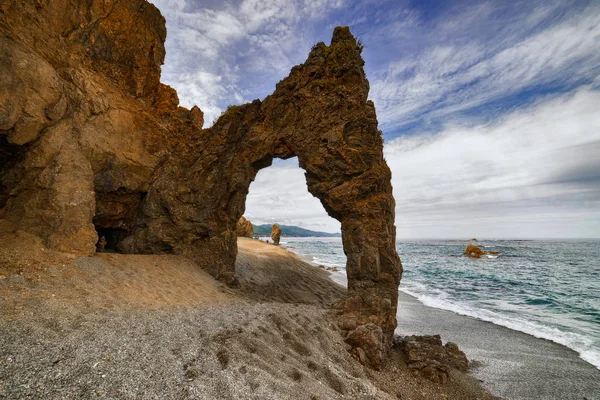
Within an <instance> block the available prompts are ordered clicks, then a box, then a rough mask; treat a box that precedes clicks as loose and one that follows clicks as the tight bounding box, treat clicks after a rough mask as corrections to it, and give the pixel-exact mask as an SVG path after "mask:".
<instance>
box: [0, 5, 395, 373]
mask: <svg viewBox="0 0 600 400" xmlns="http://www.w3.org/2000/svg"><path fill="white" fill-rule="evenodd" d="M5 3H6V4H4V3H3V4H2V6H1V7H0V14H1V15H2V18H0V36H1V37H0V76H2V77H4V79H0V89H3V90H0V235H1V234H5V233H10V232H14V231H16V230H23V231H26V232H29V233H32V234H35V235H38V236H39V237H41V238H42V239H43V240H44V243H45V244H46V245H47V246H49V247H53V248H57V249H59V250H64V251H77V252H80V253H87V254H91V253H93V252H94V249H95V243H96V241H97V240H98V236H97V231H98V230H99V229H107V230H114V229H119V230H121V231H122V232H121V231H120V232H119V235H118V236H119V237H118V239H115V241H116V240H118V243H115V244H114V246H115V247H118V248H119V249H120V250H121V251H125V252H132V253H165V252H173V253H179V254H186V255H188V256H190V257H191V258H193V259H194V260H196V261H197V262H198V264H200V265H201V266H203V267H204V268H206V269H207V270H208V271H210V272H211V273H212V274H213V275H214V276H215V277H216V278H218V279H221V280H223V281H225V282H228V283H229V284H232V285H235V283H236V279H235V270H234V268H235V258H236V252H237V249H236V234H235V225H236V222H237V220H238V219H239V217H240V216H242V214H243V212H244V207H245V199H246V195H247V194H248V188H249V185H250V182H252V180H253V179H254V178H255V176H256V173H257V172H258V170H260V169H261V168H264V167H266V166H268V165H270V164H271V162H272V160H273V158H275V157H279V158H284V159H285V158H289V157H292V156H297V157H298V160H299V164H300V166H301V167H302V168H303V169H304V170H305V171H306V180H307V184H308V189H309V191H310V193H312V194H313V195H314V196H316V197H317V198H318V199H319V200H320V201H321V203H322V204H323V206H324V208H325V210H326V211H327V212H328V213H329V215H331V216H332V217H334V218H336V219H338V220H339V221H341V224H342V235H343V244H344V250H345V252H346V255H347V257H348V264H347V271H348V278H349V291H348V298H347V299H346V300H345V301H344V302H343V304H340V311H341V312H342V317H341V319H340V321H341V322H340V325H341V327H342V328H343V329H344V330H346V331H348V338H347V341H348V343H350V344H351V345H352V346H353V348H354V351H355V353H356V355H357V356H358V357H359V358H360V359H361V360H362V361H363V362H366V363H368V364H370V365H372V366H375V367H377V366H378V365H380V363H381V362H382V360H383V358H384V355H385V351H386V349H387V348H388V347H389V344H390V343H391V337H392V335H393V332H394V328H395V326H396V307H397V296H398V292H397V289H398V283H399V280H400V276H401V270H402V267H401V264H400V260H399V258H398V255H397V253H396V250H395V227H394V199H393V196H392V188H391V183H390V170H389V168H388V167H387V165H386V163H385V160H384V158H383V148H382V143H383V141H382V138H381V133H380V132H379V131H378V128H377V118H376V113H375V108H374V105H373V103H372V102H370V101H368V100H367V96H368V91H369V84H368V81H367V79H366V77H365V74H364V71H363V64H364V61H363V60H362V58H361V56H360V53H361V46H360V45H359V44H357V42H356V40H355V39H354V37H353V36H352V35H351V33H350V30H349V29H348V28H347V27H339V28H336V29H335V32H334V35H333V38H332V41H331V44H330V45H329V46H326V45H325V44H323V43H318V44H317V45H315V46H314V47H313V49H312V50H311V52H310V54H309V57H308V59H307V61H306V62H305V63H304V64H302V65H300V66H296V67H294V68H293V69H292V71H291V73H290V75H289V76H288V77H287V78H285V79H284V80H282V81H281V82H279V83H278V84H277V86H276V90H275V92H274V93H273V94H272V95H270V96H268V97H267V98H265V99H264V100H263V101H258V100H255V101H253V102H252V103H249V104H245V105H241V106H232V107H230V108H229V109H228V110H227V111H226V112H225V113H224V114H223V115H222V116H221V117H220V118H219V119H218V121H217V122H216V123H215V125H214V126H212V127H211V128H209V129H202V124H203V117H202V112H201V111H200V110H199V109H198V108H197V107H194V108H193V109H192V110H187V109H185V108H182V107H178V99H177V94H176V93H175V91H174V90H173V89H171V88H169V87H168V86H166V85H163V84H161V83H160V81H159V78H160V65H161V64H162V62H163V58H164V46H163V43H164V40H165V35H166V30H165V23H164V19H163V17H162V16H161V15H160V12H159V11H158V10H157V9H156V8H155V7H154V6H152V5H151V4H150V3H148V2H147V1H145V0H132V1H123V0H108V1H106V2H102V3H97V2H88V1H82V0H57V1H52V2H37V3H22V2H16V1H13V0H9V1H7V2H5ZM31 21H36V23H35V24H32V23H31ZM131 27H135V29H134V31H135V34H132V33H131V32H132V28H131ZM23 65H27V66H28V67H27V68H23ZM31 93H35V95H32V94H31ZM110 232H112V231H110Z"/></svg>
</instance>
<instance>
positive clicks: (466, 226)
mask: <svg viewBox="0 0 600 400" xmlns="http://www.w3.org/2000/svg"><path fill="white" fill-rule="evenodd" d="M156 5H157V6H158V7H159V9H161V11H162V12H163V14H164V15H165V17H166V19H167V30H168V36H167V43H166V47H167V59H166V63H165V65H164V68H163V81H164V82H166V83H168V84H170V85H172V86H174V87H175V88H176V89H177V91H178V93H179V97H180V99H181V102H182V105H184V106H186V107H191V106H192V105H195V104H196V105H198V106H199V107H200V108H201V109H203V110H204V112H205V116H206V120H207V121H209V123H210V121H212V120H213V119H215V118H216V117H218V115H219V114H220V113H221V110H223V109H225V108H226V107H227V105H229V104H239V103H243V102H247V101H250V100H252V99H255V98H263V97H264V96H266V95H268V94H270V93H271V92H272V91H273V89H274V87H275V83H276V82H277V81H279V80H280V79H282V78H283V77H285V76H286V75H287V74H288V72H289V70H290V68H291V67H292V66H293V65H296V64H299V63H301V62H303V61H304V59H305V57H306V55H307V54H308V51H309V49H310V47H311V46H312V45H313V44H314V43H316V42H317V41H320V40H328V39H329V37H330V35H331V31H332V29H333V27H334V26H336V25H350V26H351V28H352V30H353V32H354V33H355V34H357V35H358V36H359V37H360V39H361V40H362V42H363V43H364V44H365V50H364V52H363V56H364V58H365V61H366V66H365V68H366V70H367V75H368V77H369V79H370V82H371V92H370V96H371V98H372V99H373V100H374V101H375V105H376V107H377V114H378V119H379V121H380V128H382V129H383V131H384V136H385V137H386V144H385V149H384V150H385V154H386V157H387V161H388V163H389V164H390V168H391V170H392V176H393V184H394V190H395V192H394V193H395V196H396V202H397V205H398V208H397V226H398V234H399V235H400V236H401V237H471V236H481V237H485V236H496V237H501V236H503V237H515V236H522V237H534V236H545V237H568V236H578V237H581V236H594V237H597V236H598V234H599V233H600V200H599V199H600V188H599V182H600V178H599V173H598V171H600V163H599V161H598V158H599V157H597V154H600V138H599V137H598V136H599V132H600V123H599V121H598V118H599V117H598V116H597V114H598V113H597V111H596V109H597V104H600V96H599V94H598V93H599V92H598V89H599V88H600V52H598V51H597V48H598V43H600V4H598V2H590V1H584V0H581V1H578V0H574V1H570V2H564V1H559V0H556V1H555V0H527V1H524V0H515V1H511V2H490V1H480V2H473V1H468V0H465V1H461V0H458V1H455V2H441V3H439V4H437V5H436V6H435V7H431V4H430V3H428V2H412V1H409V0H380V1H375V0H369V1H357V0H319V1H309V0H295V1H286V0H242V1H237V2H235V1H234V2H220V1H217V0H206V1H202V2H200V1H190V0H188V1H185V0H157V1H156ZM246 216H248V217H249V218H250V219H251V220H253V222H255V223H256V222H258V223H262V222H264V223H269V222H279V223H289V224H296V225H301V226H304V227H307V228H311V229H317V230H326V231H337V230H339V223H337V221H335V220H333V219H331V218H329V217H328V216H327V215H326V213H325V211H324V210H323V207H322V206H321V204H320V203H319V202H318V200H316V199H314V198H313V197H312V196H311V195H310V194H309V193H308V191H307V190H306V183H305V180H304V176H303V172H302V170H300V169H299V168H297V166H296V165H294V164H293V163H292V164H290V163H289V162H279V163H277V162H276V163H275V164H274V165H273V166H272V167H270V168H267V169H265V170H264V171H261V172H260V173H259V175H258V176H257V179H256V181H255V182H254V183H253V184H252V186H251V188H250V194H249V196H248V200H247V213H246Z"/></svg>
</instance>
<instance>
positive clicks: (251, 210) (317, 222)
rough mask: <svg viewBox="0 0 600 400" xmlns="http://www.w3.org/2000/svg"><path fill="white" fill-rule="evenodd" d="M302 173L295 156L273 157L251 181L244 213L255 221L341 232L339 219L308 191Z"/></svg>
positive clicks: (312, 229)
mask: <svg viewBox="0 0 600 400" xmlns="http://www.w3.org/2000/svg"><path fill="white" fill-rule="evenodd" d="M305 174H306V171H305V170H304V169H302V168H301V167H300V166H299V162H298V158H297V157H293V158H289V159H286V160H283V159H275V160H274V162H273V164H272V165H271V166H269V167H266V168H265V167H263V168H261V169H260V171H259V172H258V173H257V175H256V177H255V179H254V181H253V182H252V183H251V184H250V188H249V191H248V195H247V197H246V201H245V212H244V216H245V217H246V218H247V219H248V220H249V221H251V222H252V223H253V224H255V225H265V224H267V225H269V226H270V225H271V224H278V225H286V226H296V227H299V228H302V229H306V230H310V231H315V232H324V233H330V234H336V233H337V234H341V233H340V232H341V224H340V222H339V221H337V220H336V219H334V218H332V217H331V216H330V215H328V213H327V210H326V209H325V207H324V206H323V204H322V203H321V202H320V200H319V199H318V198H316V197H315V196H313V195H312V194H311V193H310V192H309V191H308V188H307V183H306V177H305ZM284 236H286V232H284Z"/></svg>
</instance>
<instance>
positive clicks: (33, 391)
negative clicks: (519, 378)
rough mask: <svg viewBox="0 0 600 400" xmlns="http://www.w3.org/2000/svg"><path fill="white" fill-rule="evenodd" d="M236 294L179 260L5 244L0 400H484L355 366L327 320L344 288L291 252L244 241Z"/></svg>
mask: <svg viewBox="0 0 600 400" xmlns="http://www.w3.org/2000/svg"><path fill="white" fill-rule="evenodd" d="M239 249H240V251H239V255H238V263H237V264H238V265H237V267H238V272H239V277H240V281H241V285H242V287H241V289H239V290H231V289H228V288H226V287H224V286H222V285H221V284H219V283H217V282H215V281H214V280H213V279H212V278H211V277H210V276H208V275H207V274H206V273H205V272H204V271H202V270H201V269H200V268H198V267H197V266H196V265H195V264H193V263H191V262H190V261H189V260H186V259H185V258H182V257H178V256H144V255H122V254H106V253H105V254H99V255H97V256H95V257H85V258H78V257H75V256H72V255H66V254H61V253H55V252H51V251H49V250H47V249H44V248H43V246H42V245H41V244H40V243H39V242H38V241H37V240H36V239H35V238H33V237H31V236H28V235H24V234H20V235H17V236H14V237H11V238H2V239H0V275H2V276H0V278H2V279H0V299H1V300H0V316H1V318H2V324H1V326H0V338H2V339H1V340H0V398H26V397H27V398H40V399H54V398H57V399H58V398H67V399H75V398H140V399H141V398H144V399H150V398H160V399H170V398H182V399H183V398H198V399H317V398H318V399H338V398H340V399H341V398H353V399H354V398H355V399H385V398H398V397H397V395H398V394H400V397H401V398H402V399H435V398H439V399H444V398H454V399H469V398H489V396H488V395H487V394H486V393H484V392H483V391H482V390H480V389H479V388H478V387H477V385H476V384H474V381H473V380H472V379H469V378H467V377H465V376H463V375H461V374H453V379H452V381H451V383H449V384H446V385H437V384H433V383H431V382H428V381H422V380H420V379H417V378H415V377H413V376H411V375H410V374H409V373H408V372H407V371H406V370H405V369H404V368H403V365H402V363H401V361H400V360H399V359H398V356H397V355H395V356H394V357H395V358H394V359H393V360H392V361H393V362H391V363H390V365H389V366H388V367H387V368H386V369H385V370H384V371H382V372H375V371H371V370H369V369H366V368H364V367H363V366H361V365H360V364H358V363H357V362H356V361H355V360H354V359H352V358H351V357H350V356H349V354H348V352H347V351H346V345H345V344H344V342H343V340H342V338H341V336H340V334H339V332H338V330H337V328H336V326H335V323H334V318H333V316H332V315H331V312H330V311H329V310H330V307H329V306H330V304H332V303H333V302H335V301H336V300H337V299H339V298H340V297H341V296H342V295H343V293H344V289H343V288H342V287H341V286H339V285H337V284H335V283H333V282H331V281H330V280H329V279H328V277H327V273H326V272H324V271H322V270H319V269H317V268H314V267H311V266H310V265H308V264H306V263H304V262H302V261H301V260H300V259H298V258H297V257H296V256H294V255H293V254H292V253H289V252H286V251H285V250H283V249H281V248H277V247H275V246H273V245H267V244H265V243H261V242H258V241H255V240H251V239H240V241H239Z"/></svg>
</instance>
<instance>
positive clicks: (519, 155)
mask: <svg viewBox="0 0 600 400" xmlns="http://www.w3.org/2000/svg"><path fill="white" fill-rule="evenodd" d="M598 104H600V91H597V90H592V89H589V88H584V89H580V90H578V91H577V92H576V93H574V94H571V95H563V96H560V97H558V98H553V99H547V100H546V101H544V102H541V103H539V104H536V105H533V106H531V107H528V108H526V109H524V110H519V111H515V112H513V113H511V114H509V115H507V116H505V117H504V118H502V119H501V120H499V121H497V122H495V123H493V124H489V125H480V126H472V127H448V128H446V129H444V130H443V131H442V132H441V133H439V134H436V135H433V136H416V137H415V136H413V137H406V138H398V139H395V140H393V141H391V142H389V143H387V144H386V146H385V155H386V159H387V162H388V164H389V166H390V168H391V170H392V182H393V186H394V196H395V198H396V204H397V210H396V215H397V227H398V234H399V236H401V237H440V236H442V237H443V236H446V237H447V236H452V237H461V236H464V237H467V236H473V235H476V234H477V235H479V236H487V237H491V236H495V237H498V236H528V237H536V236H537V237H545V236H548V235H549V234H551V235H554V236H559V237H569V236H598V234H599V233H600V231H599V230H598V227H599V225H600V223H599V222H598V219H597V216H598V214H599V213H600V161H599V157H598V154H600V114H599V113H598V112H597V105H598ZM594 171H595V172H594ZM519 221H522V222H519ZM594 221H595V222H594ZM548 226H554V227H559V226H560V229H558V228H556V229H555V231H553V232H552V233H550V231H549V230H548ZM511 227H512V229H513V230H512V233H510V234H508V233H507V234H506V235H504V234H503V232H510V229H511ZM515 229H516V230H515Z"/></svg>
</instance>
